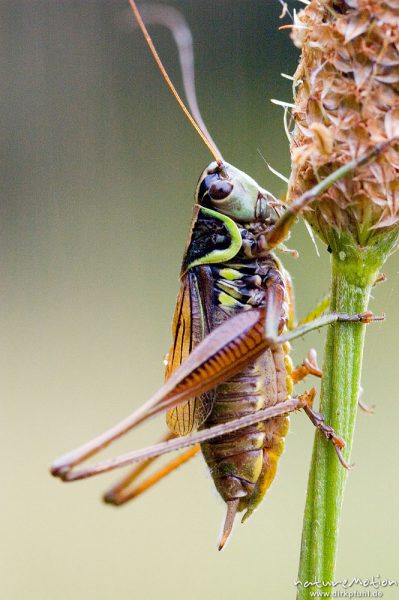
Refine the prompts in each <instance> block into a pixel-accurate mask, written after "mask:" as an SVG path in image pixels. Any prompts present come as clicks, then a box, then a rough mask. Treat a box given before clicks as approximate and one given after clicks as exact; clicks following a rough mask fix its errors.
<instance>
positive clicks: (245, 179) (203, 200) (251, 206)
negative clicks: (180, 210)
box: [195, 161, 278, 225]
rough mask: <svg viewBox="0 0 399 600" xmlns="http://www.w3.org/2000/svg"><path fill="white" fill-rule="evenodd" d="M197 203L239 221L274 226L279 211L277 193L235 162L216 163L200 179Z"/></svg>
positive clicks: (196, 193)
mask: <svg viewBox="0 0 399 600" xmlns="http://www.w3.org/2000/svg"><path fill="white" fill-rule="evenodd" d="M195 199H196V202H197V203H198V204H199V205H200V206H204V207H205V208H211V209H213V210H216V211H218V212H220V213H222V214H224V215H227V216H228V217H230V218H231V219H233V220H234V221H237V222H239V223H252V222H262V223H265V224H270V225H273V223H275V222H276V220H277V218H278V214H277V212H276V210H275V208H274V207H273V201H274V198H273V196H272V195H271V194H270V193H269V192H267V191H266V190H265V189H263V188H261V187H260V185H258V184H257V183H256V181H255V180H254V179H252V177H250V176H249V175H247V174H246V173H244V172H243V171H240V170H239V169H237V168H236V167H233V165H229V164H228V163H226V162H223V164H222V165H218V164H217V163H216V162H215V161H214V162H212V163H211V164H210V165H209V166H208V167H207V168H206V169H205V171H204V172H203V173H202V175H201V177H200V178H199V181H198V185H197V189H196V191H195Z"/></svg>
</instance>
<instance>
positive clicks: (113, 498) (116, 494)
mask: <svg viewBox="0 0 399 600" xmlns="http://www.w3.org/2000/svg"><path fill="white" fill-rule="evenodd" d="M199 449H200V447H199V446H193V447H192V448H189V449H188V450H186V452H183V454H181V455H180V456H178V457H177V458H174V459H173V460H171V461H170V462H168V463H167V464H166V465H165V466H163V467H161V468H160V469H158V471H156V472H155V473H153V474H152V475H150V476H149V477H147V478H146V479H144V481H142V482H141V483H138V484H137V485H134V486H132V484H133V483H134V482H135V480H136V479H137V478H138V477H139V476H140V475H141V474H142V472H143V471H144V469H145V468H146V467H148V466H149V464H151V463H152V462H153V461H154V460H156V457H154V458H150V459H148V460H146V461H145V462H144V463H141V464H139V465H138V466H137V467H134V469H132V471H131V472H130V473H128V474H127V476H126V477H125V478H124V479H122V481H120V482H119V483H118V484H117V485H116V486H114V487H113V488H111V489H110V490H108V492H106V493H105V495H104V501H105V502H107V504H113V505H115V506H120V505H121V504H125V503H126V502H129V500H133V499H134V498H137V497H138V496H140V495H141V494H142V493H143V492H145V491H147V490H148V489H149V488H150V487H152V486H153V485H155V484H156V483H158V481H161V479H164V478H165V477H166V476H167V475H169V474H170V473H172V472H173V471H175V470H176V469H178V468H179V467H180V466H181V465H184V464H185V463H186V462H188V461H189V460H190V459H191V458H193V457H194V456H195V455H196V454H198V452H199Z"/></svg>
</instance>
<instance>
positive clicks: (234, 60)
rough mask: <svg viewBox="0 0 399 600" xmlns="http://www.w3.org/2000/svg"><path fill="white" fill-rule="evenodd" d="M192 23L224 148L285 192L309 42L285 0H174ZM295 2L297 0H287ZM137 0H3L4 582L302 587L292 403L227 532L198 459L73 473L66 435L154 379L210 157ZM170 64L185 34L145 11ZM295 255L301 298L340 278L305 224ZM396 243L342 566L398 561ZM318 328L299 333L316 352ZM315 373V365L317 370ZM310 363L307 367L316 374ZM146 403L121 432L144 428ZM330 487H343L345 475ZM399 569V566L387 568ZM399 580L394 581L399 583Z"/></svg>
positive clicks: (96, 420) (200, 83)
mask: <svg viewBox="0 0 399 600" xmlns="http://www.w3.org/2000/svg"><path fill="white" fill-rule="evenodd" d="M168 3H169V4H172V5H173V6H176V7H178V8H180V9H181V11H182V12H183V13H184V15H185V16H186V18H187V20H188V21H189V24H190V26H191V28H192V32H193V36H194V40H195V54H196V63H197V87H198V95H199V104H200V106H201V107H202V110H203V113H204V118H205V121H206V122H207V124H208V127H209V128H210V130H211V131H212V133H213V135H214V137H215V139H216V141H217V142H218V144H219V145H220V148H221V150H222V152H223V154H224V156H225V157H226V159H227V160H228V161H229V162H232V163H233V164H235V165H237V166H239V167H240V168H241V169H243V170H245V171H247V172H249V173H250V174H251V175H252V176H253V177H255V178H256V179H257V180H258V181H260V182H261V183H262V184H263V185H264V186H265V187H268V188H269V189H270V190H271V191H273V192H274V193H276V194H279V193H282V192H283V191H284V186H283V184H282V183H281V182H280V181H279V180H278V179H276V178H275V177H274V176H272V175H271V174H270V173H269V172H268V171H267V169H266V166H265V164H264V162H263V161H262V159H261V158H260V156H259V154H258V149H259V150H260V151H261V152H262V154H263V155H264V156H265V157H266V159H267V160H268V161H270V162H271V163H272V165H273V166H274V167H275V168H277V169H279V170H280V171H282V172H283V173H285V174H288V173H289V153H288V144H287V140H286V138H285V135H284V132H283V125H282V116H283V115H282V109H281V108H279V107H277V106H273V105H272V104H271V103H270V101H269V100H270V98H279V99H284V100H287V101H290V100H291V97H292V95H291V89H290V82H289V81H287V80H284V79H282V78H281V77H280V73H281V72H286V73H293V71H294V70H295V65H296V61H297V51H296V50H295V49H294V48H293V47H292V44H291V42H290V40H289V34H288V33H287V31H280V32H279V31H278V30H277V28H278V26H279V25H280V24H281V21H280V20H279V18H278V17H279V13H280V11H281V7H280V6H279V5H278V3H277V2H276V1H272V0H269V1H268V0H259V1H257V0H241V1H239V0H219V1H218V2H214V1H211V0H201V1H199V0H186V1H183V0H180V1H177V0H176V1H174V2H172V1H170V2H168ZM290 5H291V8H293V7H295V6H296V7H297V8H299V7H300V4H299V3H294V2H291V3H290ZM126 7H127V1H124V0H118V1H111V0H108V1H105V0H102V1H100V0H98V1H91V0H90V1H87V0H81V1H73V0H63V1H58V0H51V1H44V0H34V1H31V0H27V1H26V2H23V1H18V0H17V1H9V0H3V1H2V2H1V4H0V27H1V35H0V46H1V52H0V81H1V87H0V95H1V116H0V120H1V142H2V143H1V159H2V160H1V170H2V195H1V219H0V223H1V236H0V244H1V256H2V261H1V275H0V282H1V283H0V285H1V290H2V293H1V297H2V299H1V306H2V310H1V331H2V334H1V340H2V355H1V373H2V374H1V382H2V383H1V388H2V399H1V424H0V428H1V442H0V443H1V465H2V467H1V473H2V482H3V491H2V494H1V499H0V505H1V510H0V521H1V530H2V533H1V542H0V546H1V556H0V581H1V584H0V585H1V597H2V598H5V599H7V600H25V599H27V598H29V599H30V600H54V599H57V600H64V599H65V600H70V599H72V598H73V599H74V600H83V599H85V600H94V599H95V600H108V599H110V598H119V599H120V600H128V599H131V598H143V599H147V598H148V599H151V600H152V599H154V598H158V597H162V598H165V599H168V598H175V599H176V600H181V599H183V598H184V599H186V598H189V599H190V600H199V599H202V598H211V599H219V598H229V599H230V600H238V599H239V598H242V597H243V596H244V597H256V596H257V597H259V598H279V599H281V600H285V599H291V598H293V597H294V584H293V582H294V579H295V577H296V572H297V564H298V557H299V547H300V533H301V524H302V512H303V506H304V499H305V490H306V479H307V472H308V467H309V460H310V452H311V444H312V439H313V430H312V426H311V425H310V424H309V422H308V420H307V419H306V417H304V416H303V415H302V414H301V415H296V416H294V417H293V418H292V419H291V432H290V434H289V437H288V439H287V444H286V452H285V455H284V456H283V458H282V459H281V461H280V469H279V474H278V477H277V480H276V482H275V484H274V486H273V487H272V489H271V490H270V492H269V494H268V496H267V498H266V500H265V501H264V503H263V506H262V507H261V508H260V510H259V511H258V512H257V513H256V515H254V517H253V518H252V519H251V520H250V521H249V522H248V523H246V524H245V526H241V525H240V524H237V526H236V528H235V531H234V533H233V536H232V539H231V541H230V543H229V545H228V546H227V548H226V549H225V551H224V552H222V553H218V552H217V550H216V541H217V538H218V535H219V530H220V523H221V521H222V518H223V516H224V506H223V504H222V502H221V501H220V499H219V498H218V496H217V494H216V492H215V491H214V489H213V487H212V482H211V480H210V477H209V475H208V474H207V472H206V469H205V466H204V463H203V461H202V459H200V458H198V457H197V458H196V459H195V460H194V461H193V462H192V463H190V464H189V465H186V466H185V467H184V468H182V469H181V470H179V471H178V472H176V473H174V474H173V475H172V476H170V478H169V479H168V480H166V481H164V482H163V483H162V484H160V485H159V486H157V487H156V488H154V489H153V490H151V491H150V492H148V493H147V494H146V495H144V496H143V497H142V498H140V499H138V500H137V501H136V502H133V503H132V504H131V505H128V506H126V507H124V508H120V509H113V508H111V507H109V506H106V505H104V504H102V503H101V501H100V495H101V493H102V491H103V490H104V489H105V488H106V487H107V485H109V484H110V482H112V481H114V480H115V474H111V475H109V476H103V477H101V478H98V479H93V480H90V481H87V482H81V483H76V484H71V485H63V484H61V483H60V482H59V481H56V480H54V479H52V478H51V477H50V475H49V474H48V465H49V464H50V462H51V460H52V459H54V458H55V457H56V456H58V455H59V454H61V453H62V452H65V451H66V450H69V449H71V448H73V447H75V446H76V445H78V444H80V443H81V442H83V441H84V440H86V439H88V438H90V437H92V436H94V435H95V434H97V433H99V432H100V431H102V430H103V429H105V428H107V427H108V426H110V425H112V424H113V423H115V422H116V421H117V420H119V419H120V418H122V417H123V416H125V415H126V414H127V413H128V412H130V411H131V410H132V409H134V408H135V407H137V406H139V405H140V404H141V403H142V402H143V401H144V400H145V399H147V398H148V397H149V395H150V394H151V393H152V392H153V391H154V390H155V389H156V388H157V387H158V386H159V385H160V384H161V382H162V374H163V365H162V359H163V356H164V353H165V352H166V351H167V349H168V347H169V344H170V341H171V337H170V322H171V318H172V314H173V309H174V302H175V297H176V294H177V290H178V273H179V266H180V260H181V256H182V250H183V247H184V244H185V239H186V234H187V231H188V225H189V221H190V215H191V208H192V203H193V191H194V188H195V185H196V182H197V178H198V176H199V174H200V173H201V171H202V169H203V168H204V166H205V165H206V164H207V163H208V162H209V161H210V157H209V155H208V154H207V151H206V149H205V147H204V146H203V144H202V142H201V141H200V140H199V139H198V137H197V136H196V134H195V133H194V132H193V130H192V129H191V128H190V127H189V125H188V123H187V122H186V120H185V118H184V117H183V116H182V115H181V114H180V111H179V109H178V108H177V106H176V103H175V101H174V100H173V98H172V96H171V94H170V92H169V91H168V89H166V86H165V85H164V83H163V81H162V79H161V77H160V74H159V73H158V71H157V69H156V68H155V66H154V63H153V60H152V58H151V56H150V54H149V51H148V49H147V48H146V46H145V44H144V42H143V39H142V37H141V35H140V34H139V33H138V32H137V31H132V30H129V21H128V16H127V13H126V12H125V11H126ZM153 37H154V39H155V40H156V43H157V46H158V48H159V52H160V54H161V56H162V57H163V58H164V60H165V63H166V66H167V68H168V70H169V72H170V75H171V76H172V79H173V80H174V81H175V82H176V84H177V86H178V87H181V84H180V73H179V69H178V61H177V55H176V50H175V47H174V45H173V42H172V40H171V37H170V35H169V34H168V32H167V31H165V30H162V29H160V28H157V29H156V30H155V29H153ZM289 245H291V246H293V247H296V248H297V249H298V250H299V251H300V254H301V256H300V259H299V260H297V261H295V260H293V259H292V258H290V257H286V258H284V257H283V259H284V263H285V265H286V266H287V268H288V269H289V270H290V271H291V272H292V274H293V277H294V282H295V286H296V294H297V305H298V313H299V314H300V315H303V314H305V312H306V311H308V310H310V309H311V308H312V307H313V306H314V305H315V304H316V302H317V301H318V300H320V299H321V297H322V296H323V294H324V293H325V292H326V291H327V289H328V271H329V257H328V254H327V252H326V251H325V249H324V248H323V247H322V246H321V244H320V245H319V246H320V251H321V257H320V258H318V257H317V255H316V253H315V251H314V248H313V246H312V243H311V241H310V239H309V237H308V235H307V233H306V230H305V228H304V226H303V224H299V225H297V226H296V228H295V232H294V234H293V236H292V238H291V240H290V243H289ZM397 271H398V256H397V255H396V256H394V257H392V258H391V260H390V261H389V263H388V265H387V267H386V273H387V275H388V277H389V279H388V282H387V283H385V284H384V285H382V286H379V287H378V288H376V289H375V292H374V296H375V299H374V300H373V302H372V306H371V308H372V309H373V310H374V311H376V312H378V311H384V312H386V313H387V315H388V319H387V321H386V323H383V324H377V325H373V326H370V327H369V328H368V332H367V347H366V353H365V365H364V376H363V385H364V389H365V393H364V400H365V401H366V402H367V403H369V404H375V405H376V413H375V416H374V417H368V416H366V415H364V414H359V417H358V424H357V433H356V439H355V446H354V452H353V457H352V458H353V460H354V462H355V463H356V468H355V469H354V470H353V471H352V472H351V473H350V480H349V485H348V489H347V494H346V498H345V507H344V513H343V522H342V531H341V544H340V553H339V562H338V576H339V577H354V576H358V577H370V576H372V575H378V574H381V576H383V577H390V578H395V577H396V578H398V572H397V556H396V552H397V540H398V533H399V531H398V529H399V527H398V523H399V520H398V515H397V503H398V500H397V498H398V492H399V485H398V469H397V461H398V458H399V453H398V444H397V428H398V425H397V424H398V422H399V407H398V394H397V390H398V383H397V376H398V359H397V345H398V339H399V311H398V302H397V298H398V294H399V285H398V273H397ZM324 337H325V332H319V333H314V334H312V335H310V336H308V337H307V338H306V340H303V341H300V342H298V343H297V344H296V345H295V349H294V358H295V360H296V361H300V360H301V359H302V358H303V356H304V354H305V353H306V350H307V348H308V347H309V346H311V345H314V346H316V347H317V348H318V350H319V352H320V354H321V353H322V345H323V340H324ZM312 383H313V382H312ZM309 385H310V384H309ZM163 430H164V424H163V419H162V418H159V419H156V420H154V421H152V422H151V423H150V424H149V425H148V426H145V427H143V428H141V429H139V430H137V431H136V432H134V433H133V434H131V435H130V436H129V437H128V439H126V440H124V441H123V442H122V443H119V444H118V445H117V446H116V447H115V448H113V449H112V452H113V453H115V452H117V451H118V452H119V451H123V450H128V449H132V448H134V447H140V446H143V445H148V444H150V443H152V442H153V441H154V440H155V439H157V438H158V437H159V435H160V433H161V432H163ZM332 493H333V492H332ZM395 569H396V571H395ZM395 594H398V588H396V590H391V591H387V592H386V594H385V597H386V598H394V597H398V596H397V595H396V596H395Z"/></svg>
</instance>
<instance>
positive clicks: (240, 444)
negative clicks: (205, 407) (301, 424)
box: [201, 345, 292, 515]
mask: <svg viewBox="0 0 399 600" xmlns="http://www.w3.org/2000/svg"><path fill="white" fill-rule="evenodd" d="M288 350H289V347H288V345H284V346H278V347H276V348H273V349H268V350H266V351H265V352H264V353H263V354H262V355H261V356H260V357H259V358H258V359H257V360H256V361H255V362H254V363H252V364H251V365H249V366H248V367H246V368H245V370H244V371H242V372H241V373H240V374H238V375H236V376H235V377H233V378H232V379H230V380H229V381H227V382H226V383H223V384H222V385H219V386H218V388H217V389H216V397H215V402H214V406H213V409H212V412H211V414H210V415H209V417H208V419H207V420H206V423H205V427H207V428H208V427H211V426H212V425H216V424H219V423H223V422H226V421H230V420H232V419H235V418H238V417H241V416H244V415H246V414H248V413H253V412H256V411H258V410H260V409H262V408H267V407H269V406H274V405H275V404H277V403H279V402H283V401H284V400H286V399H287V397H288V395H289V394H290V392H291V388H292V383H291V378H290V371H291V362H290V359H289V356H288ZM288 423H289V419H288V416H287V417H285V416H283V417H276V418H274V419H270V420H268V421H264V422H262V423H258V424H257V425H254V426H251V427H246V428H244V429H241V430H239V431H236V432H234V433H232V434H228V435H225V436H222V437H219V438H215V439H214V440H211V441H209V442H206V443H203V444H202V445H201V448H202V452H203V455H204V457H205V460H206V462H207V464H208V466H209V468H210V471H211V474H212V478H213V480H214V482H215V485H216V488H217V489H218V491H219V493H220V495H221V496H222V498H223V499H224V500H225V501H226V502H227V501H230V500H234V499H237V498H239V499H240V504H239V510H244V509H247V515H249V514H250V513H251V512H252V511H253V510H254V509H255V508H256V506H257V505H258V504H259V502H260V501H261V500H262V498H263V496H264V494H265V493H266V491H267V489H268V487H269V486H270V484H271V482H272V481H273V479H274V476H275V473H276V466H277V461H278V458H279V456H280V455H281V453H282V451H283V447H284V437H285V435H286V434H287V431H288Z"/></svg>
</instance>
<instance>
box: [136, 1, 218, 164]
mask: <svg viewBox="0 0 399 600" xmlns="http://www.w3.org/2000/svg"><path fill="white" fill-rule="evenodd" d="M129 4H130V6H131V8H132V11H133V14H134V16H135V18H136V21H137V23H138V25H139V27H140V29H141V31H142V32H143V35H144V38H145V40H146V42H147V44H148V46H149V48H150V50H151V53H152V55H153V57H154V59H155V62H156V63H157V65H158V67H159V70H160V71H161V73H162V76H163V78H164V79H165V81H166V83H167V84H168V86H169V89H170V90H171V92H172V94H173V95H174V97H175V98H176V100H177V102H178V103H179V105H180V107H181V109H182V111H183V112H184V114H185V115H186V117H187V119H188V120H189V121H190V123H191V125H192V126H193V127H194V129H195V130H196V132H197V133H198V135H199V136H200V138H201V139H202V141H203V142H204V144H205V145H206V146H207V148H208V149H209V151H210V153H211V154H212V156H213V157H214V159H215V161H216V162H217V164H218V165H219V166H220V167H221V166H222V165H223V158H222V155H221V154H220V152H219V150H218V149H217V147H216V145H215V143H214V142H213V140H212V138H211V137H210V135H209V133H208V131H207V129H206V127H204V123H203V121H202V119H201V117H200V121H201V123H202V126H203V128H201V127H200V125H199V124H198V123H197V121H196V120H195V119H194V117H193V116H192V115H191V113H190V111H189V110H188V109H187V107H186V105H185V104H184V102H183V100H182V99H181V98H180V96H179V94H178V93H177V90H176V88H175V86H174V85H173V83H172V81H171V79H170V77H169V75H168V74H167V72H166V69H165V67H164V66H163V64H162V61H161V59H160V57H159V55H158V52H157V51H156V48H155V46H154V44H153V41H152V39H151V37H150V34H149V33H148V31H147V28H146V26H145V24H144V21H143V19H142V18H141V15H140V13H139V10H138V8H137V5H136V3H135V1H134V0H129ZM198 112H199V111H198ZM197 117H198V114H197ZM204 129H205V131H204Z"/></svg>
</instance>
